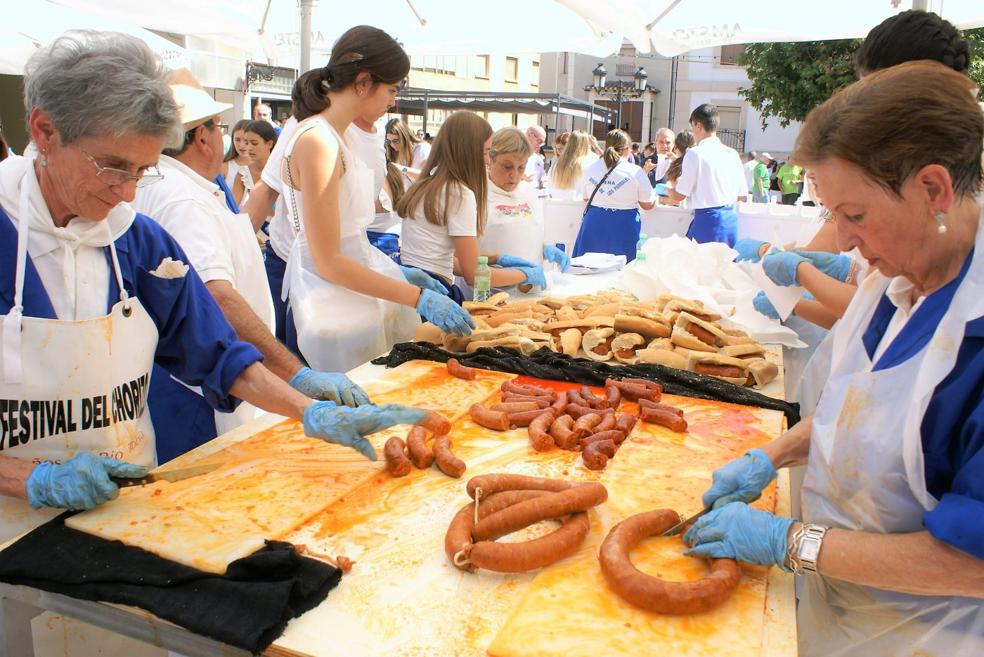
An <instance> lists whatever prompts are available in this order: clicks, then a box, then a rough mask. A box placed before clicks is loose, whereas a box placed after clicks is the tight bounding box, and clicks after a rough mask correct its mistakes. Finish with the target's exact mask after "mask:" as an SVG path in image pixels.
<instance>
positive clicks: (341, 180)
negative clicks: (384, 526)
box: [284, 26, 474, 372]
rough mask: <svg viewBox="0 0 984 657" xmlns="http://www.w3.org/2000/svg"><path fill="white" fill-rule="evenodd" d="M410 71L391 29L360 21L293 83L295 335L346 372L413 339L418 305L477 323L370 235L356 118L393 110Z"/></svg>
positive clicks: (325, 367)
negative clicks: (420, 282) (352, 141)
mask: <svg viewBox="0 0 984 657" xmlns="http://www.w3.org/2000/svg"><path fill="white" fill-rule="evenodd" d="M409 70H410V60H409V58H408V57H407V55H406V53H405V52H403V49H402V48H401V47H400V45H399V44H398V43H397V42H396V41H395V40H393V38H392V37H390V36H389V35H388V34H386V33H385V32H383V31H382V30H378V29H376V28H373V27H368V26H359V27H354V28H352V29H350V30H349V31H348V32H346V33H345V34H343V35H342V36H341V37H340V38H339V39H338V41H337V42H336V43H335V46H334V47H333V48H332V54H331V59H330V60H329V62H328V64H327V65H326V66H325V67H323V68H320V69H315V70H312V71H308V72H307V73H305V74H304V75H302V76H301V77H300V78H299V79H298V81H297V82H296V83H295V85H294V91H293V94H292V99H293V101H294V114H295V116H296V117H297V119H298V125H297V129H296V131H295V132H294V134H293V136H292V137H291V139H290V142H289V143H288V144H287V147H286V149H285V158H284V159H285V165H284V169H285V171H284V178H285V182H286V185H285V191H284V203H285V204H286V206H287V218H288V220H289V221H291V222H293V223H294V225H295V227H296V228H297V233H298V234H297V238H296V239H295V240H294V243H293V246H292V247H291V253H290V257H289V259H288V262H287V273H286V276H285V280H284V284H285V288H287V289H286V290H285V293H286V294H287V296H288V298H289V301H290V310H291V313H292V314H293V321H294V326H295V327H296V337H295V338H294V340H291V336H288V340H289V342H294V343H295V344H296V346H297V347H298V348H299V349H300V352H301V354H302V355H303V356H304V357H305V359H306V360H307V361H308V363H309V364H310V365H311V367H312V368H314V369H318V370H322V371H342V372H344V371H346V370H349V369H351V368H353V367H355V366H356V365H359V364H361V363H364V362H366V361H367V360H369V359H370V358H373V357H375V356H377V355H379V354H380V353H382V352H384V351H386V350H387V349H389V348H390V347H391V346H392V345H393V344H394V343H396V342H401V341H405V340H409V339H410V338H411V337H412V335H413V331H414V329H415V328H416V326H417V324H419V321H420V320H419V318H418V317H417V315H418V313H419V314H421V315H423V316H424V317H425V318H426V319H428V320H429V321H431V322H433V323H434V324H436V325H437V326H439V327H441V328H442V329H443V330H445V331H447V332H451V333H458V334H467V333H470V332H471V329H472V328H473V327H474V323H473V322H472V320H471V317H470V316H469V315H468V313H467V312H466V311H464V310H462V309H461V308H460V307H458V306H457V305H455V304H454V302H452V301H451V300H450V299H448V298H447V297H445V296H443V295H441V294H439V293H437V292H434V291H433V290H432V289H425V288H423V287H418V286H417V285H411V284H410V283H409V282H407V280H406V278H405V277H404V274H403V272H402V271H401V270H400V268H399V267H398V266H397V265H396V263H394V262H393V261H392V260H390V259H389V258H387V257H386V256H385V255H384V254H383V253H382V252H381V251H379V250H378V249H376V248H375V247H373V246H372V245H370V244H369V240H368V239H366V226H368V225H369V223H370V222H371V221H372V219H373V216H374V214H375V209H374V207H373V189H374V188H373V180H372V172H371V171H370V170H369V169H368V167H367V166H366V165H365V164H363V163H362V161H361V160H360V159H359V158H358V157H356V156H355V155H354V152H353V150H352V149H351V147H350V146H349V143H348V142H347V141H346V138H345V137H344V135H345V131H346V129H347V128H348V126H349V125H350V124H351V123H352V121H354V120H355V118H356V117H363V118H371V117H373V116H374V117H375V119H378V118H379V117H381V116H382V115H383V114H385V113H386V111H387V110H388V109H389V108H390V107H392V105H393V103H394V102H395V100H396V93H397V90H398V89H399V86H400V83H401V82H402V81H403V79H404V78H405V77H406V75H407V73H408V72H409Z"/></svg>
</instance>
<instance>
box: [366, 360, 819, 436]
mask: <svg viewBox="0 0 984 657" xmlns="http://www.w3.org/2000/svg"><path fill="white" fill-rule="evenodd" d="M448 358H457V359H458V360H459V361H460V362H462V363H464V364H465V365H468V366H469V367H477V368H479V369H484V370H496V371H499V372H511V373H513V374H525V375H526V376H532V377H536V378H539V379H553V380H555V381H570V382H572V383H580V384H581V385H589V386H600V385H604V383H605V379H607V378H614V379H625V378H633V377H635V378H640V379H649V380H650V381H655V382H656V383H659V384H660V385H661V386H663V390H664V391H666V392H667V393H669V394H671V395H683V396H686V397H696V398H697V399H711V400H714V401H723V402H729V403H732V404H742V405H744V406H757V407H759V408H768V409H771V410H774V411H782V413H784V414H785V415H786V419H787V421H788V423H789V426H793V425H794V424H796V423H797V422H799V421H800V414H799V404H791V403H789V402H785V401H782V400H781V399H775V398H773V397H769V396H767V395H763V394H761V393H759V392H755V391H754V390H749V389H748V388H744V387H742V386H736V385H735V384H733V383H728V382H727V381H722V380H721V379H716V378H714V377H712V376H703V375H701V374H695V373H694V372H687V371H685V370H678V369H675V368H672V367H664V366H663V365H655V364H649V363H645V364H638V365H618V366H611V365H606V364H605V363H600V362H597V361H593V360H588V359H587V358H571V357H570V356H567V355H565V354H558V353H555V352H553V351H550V350H549V349H547V348H546V347H543V348H541V349H539V350H538V351H536V352H534V353H532V354H530V355H529V356H523V355H522V354H520V353H519V352H518V351H516V350H515V349H510V348H508V347H481V348H479V349H478V350H477V351H475V352H474V353H471V354H452V353H451V352H449V351H445V350H444V349H441V348H440V347H438V346H437V345H434V344H432V343H430V342H401V343H399V344H396V345H393V349H392V350H391V351H390V352H389V353H388V354H387V355H385V356H380V357H379V358H377V359H375V360H374V361H372V362H373V363H374V364H376V365H385V366H387V367H396V366H397V365H401V364H403V363H405V362H407V361H409V360H433V361H437V362H439V363H445V362H447V360H448Z"/></svg>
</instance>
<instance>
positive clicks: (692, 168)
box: [674, 149, 700, 196]
mask: <svg viewBox="0 0 984 657" xmlns="http://www.w3.org/2000/svg"><path fill="white" fill-rule="evenodd" d="M699 164H700V160H699V159H698V157H697V153H695V152H694V151H693V150H692V149H691V150H688V151H687V152H686V153H685V154H684V156H683V165H682V168H683V170H682V171H681V172H680V178H679V179H678V180H677V182H676V187H675V188H674V189H676V192H677V194H682V195H683V196H690V195H692V194H693V193H694V190H695V189H696V188H697V173H698V171H697V169H698V168H699Z"/></svg>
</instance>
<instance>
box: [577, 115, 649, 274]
mask: <svg viewBox="0 0 984 657" xmlns="http://www.w3.org/2000/svg"><path fill="white" fill-rule="evenodd" d="M631 146H632V140H631V139H629V135H628V134H626V133H625V132H624V131H622V130H612V131H610V132H609V133H608V135H607V136H606V137H605V147H606V148H605V156H604V158H602V159H601V160H598V161H597V162H595V163H594V164H592V165H591V166H589V167H588V169H587V171H585V173H584V183H583V184H584V191H585V195H586V196H588V197H590V196H591V195H592V193H594V198H593V199H592V201H591V205H590V206H588V209H587V211H586V212H585V213H584V217H583V218H582V219H581V229H580V230H579V231H578V233H577V240H576V241H575V242H574V256H575V257H577V256H580V255H584V254H585V253H612V254H615V255H624V256H625V257H626V260H629V261H631V260H634V259H635V254H636V244H637V243H638V242H639V226H640V223H641V219H640V217H639V208H642V209H643V210H649V209H650V208H652V207H653V205H654V204H655V202H656V196H655V193H654V192H653V188H652V185H650V183H649V177H648V176H647V175H646V172H645V171H643V170H642V169H641V168H639V167H638V166H636V165H634V164H629V161H628V160H627V159H626V158H627V156H628V154H629V149H630V147H631ZM595 189H597V190H598V191H597V192H596V193H595V192H594V190H595Z"/></svg>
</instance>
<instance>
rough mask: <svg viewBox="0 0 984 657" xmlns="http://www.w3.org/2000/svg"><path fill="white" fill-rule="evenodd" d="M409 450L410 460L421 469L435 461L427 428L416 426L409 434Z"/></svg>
mask: <svg viewBox="0 0 984 657" xmlns="http://www.w3.org/2000/svg"><path fill="white" fill-rule="evenodd" d="M407 452H408V453H409V454H410V461H411V462H412V463H413V464H414V465H415V466H416V467H417V468H418V469H420V470H425V469H427V468H429V467H430V466H431V464H432V463H433V462H434V452H432V451H431V449H430V447H428V446H427V430H426V429H424V428H423V427H414V428H412V429H410V433H408V434H407Z"/></svg>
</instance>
